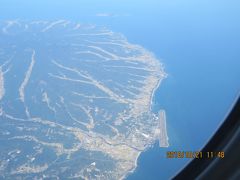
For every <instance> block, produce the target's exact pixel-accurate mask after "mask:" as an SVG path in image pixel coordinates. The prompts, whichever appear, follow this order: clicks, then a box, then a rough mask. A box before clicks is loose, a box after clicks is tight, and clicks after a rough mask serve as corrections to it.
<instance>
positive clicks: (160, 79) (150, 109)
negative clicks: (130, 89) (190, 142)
mask: <svg viewBox="0 0 240 180" xmlns="http://www.w3.org/2000/svg"><path fill="white" fill-rule="evenodd" d="M160 66H161V67H160V71H161V78H159V79H158V81H157V84H156V86H155V87H154V88H153V90H152V92H151V98H150V103H149V111H150V112H152V113H153V114H154V115H157V114H156V113H154V112H153V107H152V106H153V100H154V96H155V93H156V91H157V90H158V88H159V87H160V85H161V82H162V80H164V79H165V78H167V74H166V73H165V71H164V67H163V66H162V64H161V65H160ZM162 74H163V75H162ZM158 141H159V139H155V140H154V143H153V144H155V143H156V142H158ZM153 144H149V145H147V146H146V148H145V149H144V150H143V151H139V152H138V154H137V157H136V159H135V162H134V167H133V168H132V170H130V171H128V172H127V174H126V175H124V176H123V177H121V178H120V179H127V177H128V176H129V175H131V174H132V173H134V172H135V171H136V168H137V166H138V159H139V157H140V155H141V154H142V153H143V152H146V151H147V150H148V149H149V148H151V147H152V146H153ZM159 144H160V142H159Z"/></svg>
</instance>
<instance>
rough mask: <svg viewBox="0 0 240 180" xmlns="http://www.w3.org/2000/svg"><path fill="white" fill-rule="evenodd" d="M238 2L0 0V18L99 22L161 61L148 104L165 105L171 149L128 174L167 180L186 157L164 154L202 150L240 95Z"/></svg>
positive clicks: (147, 157)
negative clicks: (161, 69) (159, 79)
mask: <svg viewBox="0 0 240 180" xmlns="http://www.w3.org/2000/svg"><path fill="white" fill-rule="evenodd" d="M239 7H240V2H239V1H237V0H230V1H224V0H218V1H217V0H213V1H207V0H201V1H200V0H197V1H187V0H181V1H180V0H173V1H166V0H165V1H162V0H160V1H157V0H150V1H136V0H133V1H131V2H129V1H127V0H121V1H120V0H117V1H110V0H103V1H101V2H100V3H99V1H97V0H90V1H87V2H86V1H77V0H75V1H74V0H68V1H66V0H62V1H56V0H53V1H51V2H49V1H47V0H42V1H32V2H30V1H28V0H22V1H20V2H19V1H17V0H3V1H1V5H0V12H1V15H0V20H9V19H23V20H32V19H34V20H38V19H46V20H48V19H50V20H55V19H67V20H72V21H77V22H80V23H91V24H97V25H103V26H106V27H108V28H109V29H111V30H113V31H115V32H120V33H123V34H124V35H125V36H126V37H127V38H128V40H129V41H130V42H132V43H136V44H140V45H141V46H143V47H145V48H147V49H148V50H150V51H152V52H153V53H154V54H155V55H156V56H157V58H159V59H162V62H163V63H164V65H165V71H166V72H167V73H168V78H167V79H165V80H164V81H163V83H162V84H161V85H160V88H159V90H158V91H157V92H156V94H155V98H154V102H153V108H154V110H156V111H157V110H159V109H160V108H163V109H165V110H166V115H167V128H168V136H169V139H170V147H169V148H166V149H158V148H157V146H154V148H153V149H150V150H149V151H146V152H145V153H143V155H142V156H141V157H140V160H139V162H138V163H139V167H138V168H137V170H136V172H135V173H134V174H133V175H130V176H129V179H146V177H148V178H149V179H159V178H162V179H164V178H169V177H171V176H173V175H174V174H175V173H176V172H177V171H178V170H180V169H181V168H182V167H183V166H184V165H185V164H186V163H187V162H188V160H187V159H182V160H180V159H175V160H172V159H166V156H165V154H166V151H170V150H180V151H196V150H199V149H200V148H202V147H203V146H204V145H205V143H206V142H207V141H208V140H209V138H210V137H211V136H212V135H213V133H214V132H215V131H216V129H217V128H218V127H219V125H220V124H221V123H222V122H223V120H224V117H225V116H226V115H227V113H228V110H229V109H230V108H231V106H232V104H233V103H234V100H235V98H236V96H237V95H238V94H239V91H240V80H239V77H240V70H239V67H240V33H239V32H240V23H239V17H240V11H239ZM157 159H159V160H158V161H156V160H157Z"/></svg>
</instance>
